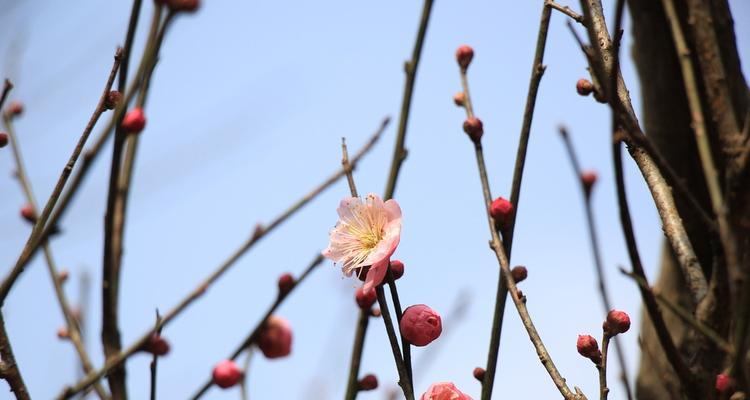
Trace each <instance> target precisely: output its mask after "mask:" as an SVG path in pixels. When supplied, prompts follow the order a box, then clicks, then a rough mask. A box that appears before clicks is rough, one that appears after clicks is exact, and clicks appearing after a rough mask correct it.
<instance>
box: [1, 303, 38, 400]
mask: <svg viewBox="0 0 750 400" xmlns="http://www.w3.org/2000/svg"><path fill="white" fill-rule="evenodd" d="M0 378H1V379H4V380H5V381H6V382H8V385H9V386H10V391H11V392H13V393H14V394H15V395H16V400H31V396H30V395H29V391H28V389H26V384H25V383H24V381H23V376H21V370H20V369H19V368H18V364H17V363H16V357H15V356H14V355H13V348H12V347H11V345H10V340H9V339H8V333H7V332H6V331H5V319H4V318H3V314H2V312H0Z"/></svg>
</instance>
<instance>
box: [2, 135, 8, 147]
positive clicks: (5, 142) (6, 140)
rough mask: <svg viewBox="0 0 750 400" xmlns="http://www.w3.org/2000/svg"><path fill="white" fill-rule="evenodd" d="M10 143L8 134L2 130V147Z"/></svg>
mask: <svg viewBox="0 0 750 400" xmlns="http://www.w3.org/2000/svg"><path fill="white" fill-rule="evenodd" d="M7 145H8V134H7V133H5V132H0V148H1V147H5V146H7Z"/></svg>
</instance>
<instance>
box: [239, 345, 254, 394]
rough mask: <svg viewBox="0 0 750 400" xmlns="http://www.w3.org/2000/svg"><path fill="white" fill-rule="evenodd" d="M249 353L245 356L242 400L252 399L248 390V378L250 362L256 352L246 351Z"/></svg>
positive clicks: (241, 381) (241, 383)
mask: <svg viewBox="0 0 750 400" xmlns="http://www.w3.org/2000/svg"><path fill="white" fill-rule="evenodd" d="M245 353H247V354H246V355H245V363H244V364H243V365H242V379H241V380H240V399H242V400H248V399H249V398H250V395H249V393H248V392H249V391H248V389H247V377H248V375H249V374H248V373H247V371H249V370H250V361H252V359H253V354H255V352H254V351H253V348H252V347H251V348H249V349H247V350H246V351H245Z"/></svg>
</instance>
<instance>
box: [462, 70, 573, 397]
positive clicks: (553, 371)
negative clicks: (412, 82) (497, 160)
mask: <svg viewBox="0 0 750 400" xmlns="http://www.w3.org/2000/svg"><path fill="white" fill-rule="evenodd" d="M461 81H462V84H463V88H464V94H465V96H466V104H467V105H468V104H471V93H470V91H469V85H468V79H467V77H466V70H465V69H461ZM465 109H466V114H467V117H469V118H470V117H473V116H474V115H473V110H472V109H471V108H470V107H465ZM474 153H475V155H476V159H477V169H478V171H479V180H480V181H481V182H482V194H483V196H484V205H485V214H486V215H487V224H488V225H489V229H490V234H491V237H492V240H491V241H490V247H491V248H492V250H493V251H494V252H495V256H496V258H497V261H498V264H499V265H500V275H501V277H502V279H503V280H505V285H506V286H507V287H508V291H509V292H510V294H511V296H510V297H511V299H512V300H513V303H514V304H515V306H516V310H517V311H518V315H519V316H520V317H521V322H522V323H523V325H524V328H525V329H526V332H527V333H528V335H529V339H530V340H531V343H532V344H533V345H534V349H535V350H536V352H537V355H538V356H539V360H540V361H541V362H542V365H543V366H544V368H545V369H546V370H547V373H548V374H549V376H550V378H552V381H553V382H554V384H555V386H556V387H557V389H558V390H559V391H560V394H562V396H563V397H564V398H565V399H567V400H573V399H578V400H580V399H585V398H586V396H585V395H583V394H582V393H581V392H580V391H579V390H577V389H576V393H573V392H572V391H571V390H570V388H569V387H568V385H567V383H566V381H565V378H563V377H562V375H561V374H560V371H559V370H558V369H557V367H556V366H555V363H554V362H553V361H552V358H551V357H550V355H549V352H548V351H547V348H546V347H545V346H544V343H543V342H542V338H541V337H540V336H539V332H537V330H536V327H535V326H534V323H533V322H532V320H531V316H530V315H529V311H528V309H527V308H526V298H525V297H521V296H519V294H518V289H517V288H516V283H515V281H514V280H513V277H512V276H511V274H510V266H509V262H508V257H507V255H506V252H505V249H504V247H503V243H502V240H501V239H500V235H499V234H498V232H497V230H496V229H495V226H496V224H495V220H494V219H493V218H492V215H490V205H491V204H492V194H491V192H490V184H489V178H487V167H486V164H485V162H484V151H483V149H482V142H481V141H479V140H476V141H474ZM483 398H484V397H483Z"/></svg>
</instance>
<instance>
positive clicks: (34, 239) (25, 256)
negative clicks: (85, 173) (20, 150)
mask: <svg viewBox="0 0 750 400" xmlns="http://www.w3.org/2000/svg"><path fill="white" fill-rule="evenodd" d="M121 59H122V48H118V49H117V51H116V52H115V64H118V63H119V62H120V61H121ZM118 65H119V64H118ZM113 82H114V77H110V79H108V80H107V84H106V85H105V86H104V91H103V92H102V95H101V97H100V98H99V103H98V104H97V105H96V108H95V109H94V113H93V114H92V115H91V119H90V120H89V122H88V124H87V125H86V128H85V129H84V130H83V133H82V134H81V137H80V138H79V139H78V143H76V146H75V148H74V149H73V153H72V154H71V155H70V158H69V159H68V161H67V163H66V164H65V167H64V168H63V170H62V172H61V173H60V177H59V178H58V180H57V183H56V184H55V187H54V189H52V194H50V197H49V199H48V200H47V203H46V204H45V206H44V209H43V211H42V213H41V215H39V216H38V217H37V220H36V223H35V224H34V228H33V229H32V230H31V234H30V235H29V238H28V239H27V241H26V244H25V245H24V248H23V250H22V251H21V254H20V256H19V257H18V260H17V261H16V264H15V265H14V267H13V269H12V270H11V271H10V273H9V274H8V276H6V277H5V279H3V282H2V284H0V307H2V305H3V304H4V303H5V299H6V298H7V297H8V293H10V289H11V288H12V287H13V284H14V283H15V282H16V280H17V279H18V277H19V276H20V275H21V273H23V271H24V269H25V267H26V265H27V263H28V261H29V260H30V259H31V256H32V255H33V253H34V252H35V251H36V249H38V248H39V246H40V245H41V243H42V242H43V241H44V240H45V238H46V235H42V233H43V231H45V229H44V228H45V224H46V223H47V219H48V218H49V216H50V214H51V213H52V208H53V207H54V206H55V203H56V202H57V200H58V199H59V198H60V194H61V193H62V190H63V187H64V186H65V183H66V182H67V181H68V177H70V173H71V172H72V171H73V167H74V166H75V164H76V162H77V161H78V157H79V156H80V155H81V152H82V151H83V146H84V145H85V144H86V140H88V138H89V135H90V134H91V131H92V130H93V129H94V125H96V122H97V121H98V120H99V116H101V115H102V113H103V112H104V111H105V110H106V107H105V102H106V99H107V95H108V94H109V91H110V89H111V88H112V83H113ZM51 230H52V225H50V226H48V229H46V231H49V232H51ZM49 232H47V234H49Z"/></svg>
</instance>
